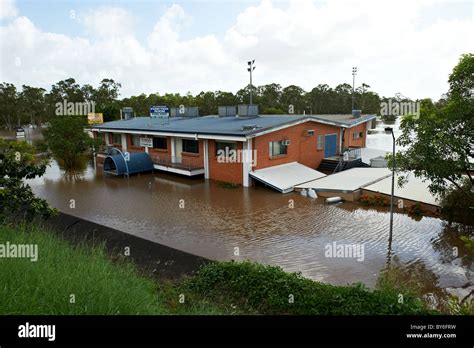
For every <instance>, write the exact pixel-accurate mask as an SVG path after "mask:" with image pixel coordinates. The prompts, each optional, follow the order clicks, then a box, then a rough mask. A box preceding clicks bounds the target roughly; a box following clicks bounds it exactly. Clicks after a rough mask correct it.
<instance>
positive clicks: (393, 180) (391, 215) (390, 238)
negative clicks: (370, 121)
mask: <svg viewBox="0 0 474 348" xmlns="http://www.w3.org/2000/svg"><path fill="white" fill-rule="evenodd" d="M385 132H386V133H392V142H393V145H392V146H393V148H392V194H391V197H390V236H389V239H388V249H389V254H390V250H391V249H392V235H393V201H394V198H395V166H396V163H395V134H393V128H392V127H386V128H385Z"/></svg>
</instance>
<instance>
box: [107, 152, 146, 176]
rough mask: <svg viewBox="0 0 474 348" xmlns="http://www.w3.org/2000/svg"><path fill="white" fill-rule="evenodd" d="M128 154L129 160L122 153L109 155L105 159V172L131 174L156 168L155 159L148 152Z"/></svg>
mask: <svg viewBox="0 0 474 348" xmlns="http://www.w3.org/2000/svg"><path fill="white" fill-rule="evenodd" d="M128 156H129V160H128V161H126V160H125V156H124V155H122V154H121V153H119V154H115V155H109V156H107V157H106V158H105V160H104V172H105V173H111V174H114V175H130V174H137V173H142V172H148V171H152V170H153V169H154V166H153V161H152V160H151V158H150V155H148V154H147V153H145V152H136V153H129V154H128Z"/></svg>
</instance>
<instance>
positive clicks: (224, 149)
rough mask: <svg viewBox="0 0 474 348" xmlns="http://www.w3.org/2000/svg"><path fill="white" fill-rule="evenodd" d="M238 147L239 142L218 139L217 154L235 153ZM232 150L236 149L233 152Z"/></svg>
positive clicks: (227, 154) (228, 154) (229, 154)
mask: <svg viewBox="0 0 474 348" xmlns="http://www.w3.org/2000/svg"><path fill="white" fill-rule="evenodd" d="M236 149H237V144H236V143H226V142H222V141H216V156H219V155H220V156H222V155H225V156H226V157H227V156H231V155H232V154H234V153H235V150H236ZM231 151H234V152H232V153H231Z"/></svg>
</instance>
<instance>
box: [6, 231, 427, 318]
mask: <svg viewBox="0 0 474 348" xmlns="http://www.w3.org/2000/svg"><path fill="white" fill-rule="evenodd" d="M6 241H9V242H10V243H16V244H38V251H39V258H38V261H37V262H31V261H30V260H29V259H22V258H0V279H1V284H0V304H1V305H0V314H424V313H430V312H429V311H427V310H426V309H425V307H424V306H423V304H422V303H421V301H419V300H417V299H416V298H415V297H412V296H410V295H409V294H406V296H405V297H404V302H403V303H402V304H400V303H398V294H399V290H397V291H395V290H390V289H384V290H374V291H370V290H368V289H366V288H365V287H363V286H362V285H353V286H333V285H328V284H323V283H319V282H315V281H312V280H310V279H306V278H303V277H302V276H301V275H300V274H297V273H286V272H284V271H283V270H281V269H280V268H279V267H273V266H263V265H260V264H256V263H252V262H216V263H212V264H209V265H207V266H205V267H203V268H202V269H201V270H200V271H199V272H198V274H197V275H195V276H193V277H187V278H184V279H181V280H179V281H175V282H170V281H161V282H159V283H158V282H156V281H155V280H153V279H150V278H147V277H145V276H143V275H141V274H140V272H139V270H138V269H137V268H136V267H135V266H134V265H132V264H131V263H130V262H128V261H125V260H123V259H118V260H115V258H114V261H112V260H111V258H110V257H109V255H107V253H106V251H105V248H104V246H103V245H101V246H91V245H89V244H87V245H86V244H81V245H77V246H71V245H70V244H69V243H68V242H67V241H65V240H62V239H61V238H59V237H58V236H56V235H55V234H53V233H51V232H48V231H45V230H43V229H40V228H38V227H35V226H21V227H6V226H1V225H0V244H4V243H6ZM71 294H74V295H75V303H70V295H71ZM182 295H184V303H181V302H180V296H182ZM181 298H182V297H181ZM291 298H294V301H293V303H292V301H291ZM431 313H432V312H431Z"/></svg>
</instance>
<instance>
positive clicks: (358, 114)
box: [352, 110, 362, 118]
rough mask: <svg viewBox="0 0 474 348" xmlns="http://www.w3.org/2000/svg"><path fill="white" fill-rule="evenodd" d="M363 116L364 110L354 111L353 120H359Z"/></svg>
mask: <svg viewBox="0 0 474 348" xmlns="http://www.w3.org/2000/svg"><path fill="white" fill-rule="evenodd" d="M361 115H362V110H352V118H359V117H360V116H361Z"/></svg>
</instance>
